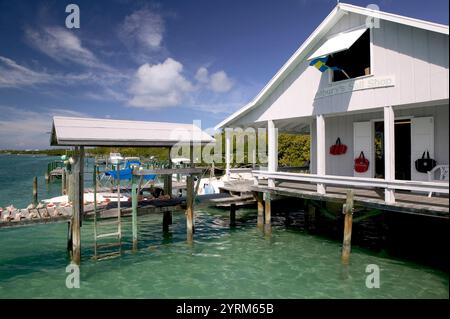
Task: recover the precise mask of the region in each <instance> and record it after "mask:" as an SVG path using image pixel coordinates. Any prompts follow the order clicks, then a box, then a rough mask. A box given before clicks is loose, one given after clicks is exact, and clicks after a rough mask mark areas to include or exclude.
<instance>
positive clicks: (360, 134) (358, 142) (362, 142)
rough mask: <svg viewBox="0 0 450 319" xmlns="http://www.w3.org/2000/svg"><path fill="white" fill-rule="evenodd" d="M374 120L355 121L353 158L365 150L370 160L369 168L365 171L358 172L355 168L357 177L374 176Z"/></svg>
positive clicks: (365, 154)
mask: <svg viewBox="0 0 450 319" xmlns="http://www.w3.org/2000/svg"><path fill="white" fill-rule="evenodd" d="M372 144H373V137H372V122H370V121H367V122H355V123H353V159H355V158H357V157H359V155H360V154H361V151H362V152H364V156H365V157H366V158H367V159H368V160H369V169H368V170H367V171H366V172H365V173H358V172H356V171H355V170H353V174H354V176H356V177H373V173H372V172H373V165H374V163H373V162H372V155H371V154H372V149H373V147H372Z"/></svg>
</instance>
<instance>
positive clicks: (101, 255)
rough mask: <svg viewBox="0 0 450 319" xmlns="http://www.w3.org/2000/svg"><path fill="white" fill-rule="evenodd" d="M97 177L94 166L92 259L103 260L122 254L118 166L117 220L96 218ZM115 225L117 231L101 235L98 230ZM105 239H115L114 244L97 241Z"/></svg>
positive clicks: (118, 174)
mask: <svg viewBox="0 0 450 319" xmlns="http://www.w3.org/2000/svg"><path fill="white" fill-rule="evenodd" d="M97 175H98V167H97V165H94V180H93V181H94V257H93V258H94V259H95V260H103V259H109V258H115V257H118V256H120V255H121V254H122V223H121V213H120V165H119V164H118V165H117V219H114V220H111V219H106V220H105V219H101V218H100V219H99V218H98V216H97ZM111 225H117V231H113V232H111V231H109V230H108V232H104V233H101V232H100V230H101V228H102V227H104V226H111ZM106 238H116V239H117V241H116V242H109V243H104V242H101V243H99V242H98V240H101V241H103V240H104V239H106ZM115 247H118V251H107V252H101V250H104V249H107V248H115Z"/></svg>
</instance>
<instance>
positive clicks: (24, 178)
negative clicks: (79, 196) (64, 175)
mask: <svg viewBox="0 0 450 319" xmlns="http://www.w3.org/2000/svg"><path fill="white" fill-rule="evenodd" d="M57 159H58V157H49V156H35V157H34V156H29V155H0V207H3V208H4V207H6V206H8V205H10V204H13V205H14V206H15V207H18V208H25V207H27V206H28V204H30V203H31V201H32V191H33V177H34V176H37V178H38V199H43V198H49V197H53V196H59V195H61V183H60V182H54V183H50V184H46V183H45V178H44V174H45V172H46V171H47V164H48V163H49V162H51V161H53V160H57Z"/></svg>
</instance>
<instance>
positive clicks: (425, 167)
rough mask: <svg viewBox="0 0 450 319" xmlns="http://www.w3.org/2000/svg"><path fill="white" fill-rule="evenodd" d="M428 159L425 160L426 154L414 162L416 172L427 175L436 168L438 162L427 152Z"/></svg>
mask: <svg viewBox="0 0 450 319" xmlns="http://www.w3.org/2000/svg"><path fill="white" fill-rule="evenodd" d="M426 153H427V157H426V158H425V152H423V154H422V158H419V159H416V161H415V162H414V163H415V165H416V170H417V171H418V172H420V173H427V172H429V171H431V170H432V169H433V167H435V166H436V161H435V160H434V159H432V158H430V152H428V150H427V151H426Z"/></svg>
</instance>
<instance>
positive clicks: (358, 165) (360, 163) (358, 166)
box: [355, 152, 369, 173]
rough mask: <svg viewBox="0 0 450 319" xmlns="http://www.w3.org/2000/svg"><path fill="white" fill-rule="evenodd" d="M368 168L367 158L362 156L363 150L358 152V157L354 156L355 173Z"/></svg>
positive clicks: (365, 170) (362, 171)
mask: <svg viewBox="0 0 450 319" xmlns="http://www.w3.org/2000/svg"><path fill="white" fill-rule="evenodd" d="M368 169H369V160H368V159H367V158H366V157H365V156H364V152H361V154H359V157H357V158H355V171H356V172H357V173H364V172H367V170H368Z"/></svg>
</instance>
